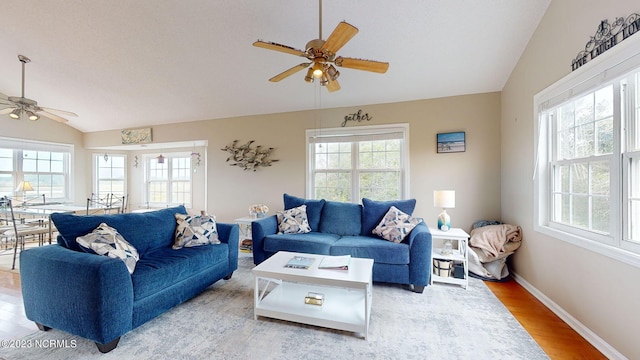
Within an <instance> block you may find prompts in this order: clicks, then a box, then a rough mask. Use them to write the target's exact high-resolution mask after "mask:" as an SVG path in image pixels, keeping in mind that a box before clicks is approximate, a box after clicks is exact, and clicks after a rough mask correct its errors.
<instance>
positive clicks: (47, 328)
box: [36, 323, 51, 331]
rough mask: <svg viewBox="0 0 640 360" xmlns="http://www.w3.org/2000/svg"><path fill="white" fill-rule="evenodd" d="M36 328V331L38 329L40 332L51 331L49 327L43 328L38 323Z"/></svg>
mask: <svg viewBox="0 0 640 360" xmlns="http://www.w3.org/2000/svg"><path fill="white" fill-rule="evenodd" d="M36 326H37V327H38V329H39V330H40V331H49V330H51V328H50V327H48V326H44V325H42V324H40V323H36Z"/></svg>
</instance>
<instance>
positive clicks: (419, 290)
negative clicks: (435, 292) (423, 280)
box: [411, 285, 424, 294]
mask: <svg viewBox="0 0 640 360" xmlns="http://www.w3.org/2000/svg"><path fill="white" fill-rule="evenodd" d="M411 287H412V288H413V292H414V293H418V294H422V292H423V291H424V285H411Z"/></svg>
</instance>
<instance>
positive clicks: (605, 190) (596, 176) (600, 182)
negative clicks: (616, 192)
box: [591, 161, 610, 195]
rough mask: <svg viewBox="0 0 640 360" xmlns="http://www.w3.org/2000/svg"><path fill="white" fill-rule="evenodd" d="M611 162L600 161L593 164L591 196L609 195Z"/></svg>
mask: <svg viewBox="0 0 640 360" xmlns="http://www.w3.org/2000/svg"><path fill="white" fill-rule="evenodd" d="M609 175H610V174H609V162H607V161H599V162H594V163H592V164H591V194H597V195H609V183H610V176H609Z"/></svg>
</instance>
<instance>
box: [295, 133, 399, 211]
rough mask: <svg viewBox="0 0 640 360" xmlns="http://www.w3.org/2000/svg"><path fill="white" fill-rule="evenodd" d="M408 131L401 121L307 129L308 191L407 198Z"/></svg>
mask: <svg viewBox="0 0 640 360" xmlns="http://www.w3.org/2000/svg"><path fill="white" fill-rule="evenodd" d="M408 132H409V129H408V126H406V125H393V126H358V127H353V128H346V129H345V128H340V129H322V130H307V144H308V155H309V156H308V161H307V169H308V177H307V192H308V194H307V197H309V198H315V199H326V200H333V201H344V202H353V203H359V202H360V201H361V199H362V198H363V197H366V198H369V199H374V200H380V201H382V200H394V199H404V198H406V196H407V192H408V191H407V189H408V186H407V184H406V181H407V178H408V176H407V160H406V159H407V156H406V153H407V147H408V146H407V142H408V141H407V140H406V139H407V138H408Z"/></svg>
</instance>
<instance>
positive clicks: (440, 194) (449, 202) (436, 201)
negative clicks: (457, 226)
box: [433, 190, 456, 231]
mask: <svg viewBox="0 0 640 360" xmlns="http://www.w3.org/2000/svg"><path fill="white" fill-rule="evenodd" d="M433 206H435V207H439V208H442V212H441V213H440V215H438V229H440V230H442V231H449V229H451V217H450V216H449V214H447V209H452V208H455V207H456V192H455V191H453V190H435V191H434V192H433Z"/></svg>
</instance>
